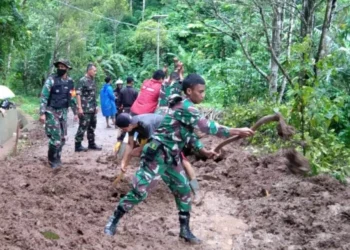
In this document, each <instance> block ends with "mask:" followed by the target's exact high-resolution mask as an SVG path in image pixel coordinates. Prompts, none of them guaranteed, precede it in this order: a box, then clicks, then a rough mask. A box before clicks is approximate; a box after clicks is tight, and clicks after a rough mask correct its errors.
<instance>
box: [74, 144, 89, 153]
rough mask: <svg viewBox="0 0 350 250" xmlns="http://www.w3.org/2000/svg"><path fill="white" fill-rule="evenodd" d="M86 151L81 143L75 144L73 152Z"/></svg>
mask: <svg viewBox="0 0 350 250" xmlns="http://www.w3.org/2000/svg"><path fill="white" fill-rule="evenodd" d="M87 150H88V149H87V148H85V147H83V145H81V142H76V143H75V152H86V151H87Z"/></svg>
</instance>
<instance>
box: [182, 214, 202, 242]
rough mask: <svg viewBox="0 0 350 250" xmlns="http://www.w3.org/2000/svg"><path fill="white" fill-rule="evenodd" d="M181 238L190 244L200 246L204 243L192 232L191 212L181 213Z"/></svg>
mask: <svg viewBox="0 0 350 250" xmlns="http://www.w3.org/2000/svg"><path fill="white" fill-rule="evenodd" d="M179 220H180V238H182V239H184V240H185V241H186V242H188V243H190V244H200V243H202V241H201V240H200V239H198V238H197V237H196V236H194V235H193V233H192V232H191V230H190V213H189V212H180V213H179Z"/></svg>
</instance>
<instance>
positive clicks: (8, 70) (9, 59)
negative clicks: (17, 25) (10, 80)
mask: <svg viewBox="0 0 350 250" xmlns="http://www.w3.org/2000/svg"><path fill="white" fill-rule="evenodd" d="M13 42H14V39H13V38H11V42H10V53H9V55H8V57H7V68H6V72H5V79H4V84H5V85H6V79H7V77H8V74H9V73H10V69H11V62H12V49H13Z"/></svg>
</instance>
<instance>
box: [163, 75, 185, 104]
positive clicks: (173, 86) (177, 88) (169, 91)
mask: <svg viewBox="0 0 350 250" xmlns="http://www.w3.org/2000/svg"><path fill="white" fill-rule="evenodd" d="M181 92H182V84H181V82H180V81H175V82H172V83H166V82H164V83H163V84H162V87H161V88H160V93H159V103H158V106H159V107H168V103H169V100H168V98H169V96H171V95H174V94H177V95H181Z"/></svg>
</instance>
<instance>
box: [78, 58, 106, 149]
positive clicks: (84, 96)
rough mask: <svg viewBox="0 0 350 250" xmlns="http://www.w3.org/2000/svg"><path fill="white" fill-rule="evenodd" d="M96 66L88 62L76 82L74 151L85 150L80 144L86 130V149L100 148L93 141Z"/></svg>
mask: <svg viewBox="0 0 350 250" xmlns="http://www.w3.org/2000/svg"><path fill="white" fill-rule="evenodd" d="M95 75H96V67H95V65H93V64H92V63H89V64H88V66H87V70H86V75H85V76H84V77H82V78H81V79H80V80H79V83H78V84H77V88H76V89H77V102H78V116H79V128H78V131H77V133H76V135H75V152H81V151H87V148H85V147H83V146H82V145H81V142H82V141H83V139H84V134H85V131H86V130H87V138H88V142H89V146H88V149H92V150H101V149H102V148H101V147H99V146H97V145H96V143H95V129H96V124H97V117H96V114H97V112H98V107H97V101H96V92H97V87H96V83H95V79H94V78H95Z"/></svg>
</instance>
